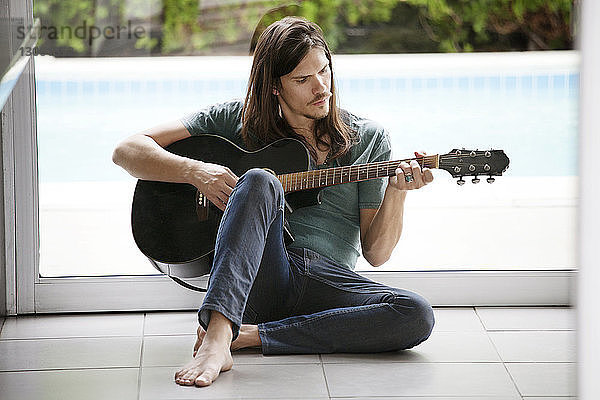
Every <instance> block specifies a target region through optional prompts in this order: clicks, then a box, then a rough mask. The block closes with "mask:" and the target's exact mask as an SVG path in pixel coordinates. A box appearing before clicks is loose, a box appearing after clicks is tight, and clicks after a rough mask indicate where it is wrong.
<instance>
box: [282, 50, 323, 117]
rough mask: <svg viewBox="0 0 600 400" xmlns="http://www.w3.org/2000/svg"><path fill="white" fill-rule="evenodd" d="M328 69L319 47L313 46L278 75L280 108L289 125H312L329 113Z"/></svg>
mask: <svg viewBox="0 0 600 400" xmlns="http://www.w3.org/2000/svg"><path fill="white" fill-rule="evenodd" d="M330 89H331V70H330V68H329V60H328V59H327V57H326V56H325V52H324V51H323V49H321V48H318V47H315V48H312V49H311V50H309V52H308V53H307V54H306V56H305V57H304V58H303V59H302V61H300V63H299V64H298V65H297V66H296V68H294V70H293V71H292V72H290V73H289V74H287V75H284V76H282V77H281V87H280V88H279V90H278V92H279V95H278V98H279V105H280V106H281V111H282V113H283V115H284V116H285V118H286V120H287V121H288V123H289V124H290V125H291V126H293V127H306V126H307V124H308V125H309V126H312V123H314V120H316V119H321V118H324V117H326V116H327V114H329V98H330V97H331V92H330V91H329V90H330Z"/></svg>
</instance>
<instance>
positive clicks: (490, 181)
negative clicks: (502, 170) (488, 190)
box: [486, 175, 496, 183]
mask: <svg viewBox="0 0 600 400" xmlns="http://www.w3.org/2000/svg"><path fill="white" fill-rule="evenodd" d="M486 180H487V183H494V182H495V181H496V179H494V178H492V176H491V175H490V177H489V178H487V179H486Z"/></svg>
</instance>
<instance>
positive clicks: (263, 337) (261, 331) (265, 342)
mask: <svg viewBox="0 0 600 400" xmlns="http://www.w3.org/2000/svg"><path fill="white" fill-rule="evenodd" d="M265 330H266V329H265V325H264V324H258V337H259V338H260V347H261V350H262V353H263V355H267V354H269V348H270V347H271V346H270V345H269V339H268V338H267V333H266V332H265Z"/></svg>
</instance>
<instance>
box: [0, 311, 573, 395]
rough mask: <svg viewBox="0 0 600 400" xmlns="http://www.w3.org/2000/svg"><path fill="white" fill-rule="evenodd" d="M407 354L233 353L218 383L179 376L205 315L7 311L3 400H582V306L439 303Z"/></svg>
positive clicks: (0, 369) (1, 337) (0, 379)
mask: <svg viewBox="0 0 600 400" xmlns="http://www.w3.org/2000/svg"><path fill="white" fill-rule="evenodd" d="M435 314H436V321H437V322H436V326H435V329H434V332H433V334H432V335H431V337H430V339H429V340H428V341H426V342H425V343H423V344H421V345H420V346H418V347H416V348H414V349H412V350H407V351H402V352H394V353H382V354H364V355H351V354H327V355H325V354H324V355H295V356H269V357H265V356H263V355H262V354H260V353H258V352H257V351H255V350H251V351H246V350H242V351H240V352H236V353H234V363H235V364H234V368H233V370H232V371H229V372H225V373H223V374H222V375H221V376H220V377H219V379H218V380H217V381H216V382H215V383H214V384H213V385H212V386H210V387H207V388H196V387H180V386H178V385H176V384H175V383H173V374H174V372H175V371H176V370H177V368H178V367H179V366H180V365H182V364H183V363H184V362H186V361H187V360H188V359H189V358H190V357H191V351H192V346H193V344H194V340H195V337H194V332H195V329H196V326H197V324H196V314H195V312H172V313H145V314H144V313H132V314H103V315H89V314H88V315H51V316H38V317H28V316H27V317H19V318H7V319H6V321H5V323H4V326H3V328H2V332H1V333H0V398H1V399H2V400H12V399H18V400H29V399H31V400H51V399H60V400H70V399H85V400H94V399H109V400H127V399H144V400H145V399H161V400H178V399H200V398H201V399H232V398H235V399H241V398H244V399H292V398H293V399H305V400H313V399H315V400H316V399H365V400H366V399H380V400H383V399H387V400H391V399H398V400H399V399H403V400H416V399H419V400H434V399H435V400H449V399H453V400H457V399H484V400H492V399H493V400H513V399H525V400H534V399H535V400H549V399H552V400H564V399H574V398H575V369H576V368H575V353H576V352H575V331H574V327H575V321H574V318H575V311H574V310H573V309H568V308H480V307H477V308H436V309H435Z"/></svg>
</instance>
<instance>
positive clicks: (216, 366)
mask: <svg viewBox="0 0 600 400" xmlns="http://www.w3.org/2000/svg"><path fill="white" fill-rule="evenodd" d="M231 367H233V358H232V357H231V351H230V350H229V346H227V345H225V346H223V345H222V344H221V343H214V342H210V343H209V342H207V341H206V342H204V343H203V344H202V345H201V346H200V348H199V349H198V352H197V354H196V356H195V357H194V359H193V360H192V361H190V362H189V363H187V364H186V365H184V366H183V367H182V368H181V370H179V371H178V372H177V373H176V374H175V382H176V383H178V384H180V385H186V386H192V385H196V386H208V385H210V384H211V383H213V382H214V380H215V379H217V377H218V376H219V374H220V373H221V372H223V371H229V370H230V369H231Z"/></svg>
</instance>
